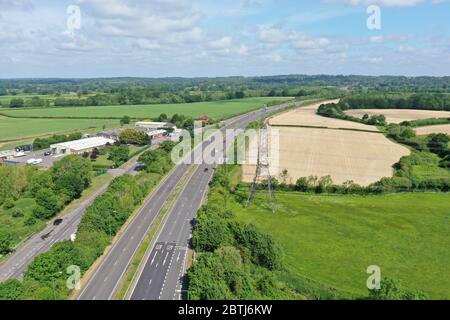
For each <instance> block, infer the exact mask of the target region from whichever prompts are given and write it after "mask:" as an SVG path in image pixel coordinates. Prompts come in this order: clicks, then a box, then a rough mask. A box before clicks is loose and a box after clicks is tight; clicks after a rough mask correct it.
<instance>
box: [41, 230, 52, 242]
mask: <svg viewBox="0 0 450 320" xmlns="http://www.w3.org/2000/svg"><path fill="white" fill-rule="evenodd" d="M52 232H53V230H52V231H50V232H49V233H46V234H43V235H42V236H41V239H42V240H46V239H47V238H48V237H50V235H51V234H52Z"/></svg>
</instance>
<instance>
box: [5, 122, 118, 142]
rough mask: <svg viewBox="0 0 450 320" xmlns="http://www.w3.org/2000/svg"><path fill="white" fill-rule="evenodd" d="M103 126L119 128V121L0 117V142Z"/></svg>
mask: <svg viewBox="0 0 450 320" xmlns="http://www.w3.org/2000/svg"><path fill="white" fill-rule="evenodd" d="M103 125H106V126H107V127H108V126H113V125H115V126H119V125H120V124H119V121H117V120H103V119H101V120H96V119H92V120H91V119H76V120H75V119H74V120H71V119H57V120H56V119H55V120H52V119H17V118H7V117H2V116H0V141H9V140H16V139H22V138H26V137H35V136H40V135H48V134H53V133H63V132H72V131H75V130H84V129H88V128H97V129H99V130H101V129H102V127H103Z"/></svg>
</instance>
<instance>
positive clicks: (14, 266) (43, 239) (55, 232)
mask: <svg viewBox="0 0 450 320" xmlns="http://www.w3.org/2000/svg"><path fill="white" fill-rule="evenodd" d="M134 168H135V166H134V164H133V165H132V166H131V167H130V168H129V169H128V170H125V169H114V170H110V171H109V172H110V173H111V174H112V175H113V176H114V177H117V176H120V175H123V174H127V173H128V174H133V173H134ZM108 186H109V184H106V185H104V186H102V187H101V188H100V189H99V190H97V191H96V192H94V193H93V194H92V195H90V196H89V197H88V198H87V199H86V200H84V201H83V202H82V203H80V205H79V206H78V207H76V208H75V209H74V210H72V211H71V212H69V213H67V214H66V215H64V217H62V218H63V221H62V223H61V224H59V225H58V226H55V225H53V224H49V225H47V227H46V228H45V229H44V230H42V231H41V232H39V233H37V234H35V235H33V236H32V237H31V238H30V239H28V240H26V241H25V242H24V244H23V245H22V246H20V247H19V248H18V249H17V250H16V252H14V253H13V254H12V255H11V256H9V257H7V259H6V260H5V261H4V262H3V263H2V264H0V282H2V281H6V280H8V279H22V277H23V273H24V271H25V270H26V268H27V266H28V265H29V264H30V263H31V262H32V261H33V260H34V258H35V257H36V256H37V255H39V254H41V253H44V252H46V251H47V250H49V249H50V248H51V247H52V246H53V244H55V243H56V242H60V241H63V240H68V239H70V236H71V235H72V234H74V233H75V232H76V231H77V228H78V225H79V224H80V221H81V218H82V217H83V214H84V211H85V210H86V208H87V207H89V206H90V205H91V204H92V202H94V200H95V198H97V197H98V196H99V195H101V194H103V193H104V192H106V190H107V189H108Z"/></svg>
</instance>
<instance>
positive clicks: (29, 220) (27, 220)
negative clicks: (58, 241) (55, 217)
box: [23, 215, 37, 226]
mask: <svg viewBox="0 0 450 320" xmlns="http://www.w3.org/2000/svg"><path fill="white" fill-rule="evenodd" d="M36 222H37V221H36V218H35V217H34V216H32V215H29V216H27V217H26V218H25V221H24V222H23V224H24V225H25V226H33V225H35V224H36Z"/></svg>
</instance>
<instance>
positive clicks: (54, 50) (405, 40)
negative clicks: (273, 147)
mask: <svg viewBox="0 0 450 320" xmlns="http://www.w3.org/2000/svg"><path fill="white" fill-rule="evenodd" d="M371 4H375V5H377V6H379V8H380V10H381V11H380V12H381V29H380V30H369V29H368V28H367V25H366V21H367V19H368V16H369V15H368V14H367V12H366V9H367V7H368V6H369V5H371ZM70 5H76V6H78V7H79V8H80V17H81V20H80V26H81V28H80V29H74V32H73V34H71V33H70V32H69V30H68V27H67V21H68V19H70V18H71V15H70V14H68V13H67V8H68V6H70ZM449 16H450V1H447V0H371V1H369V0H316V1H312V0H302V1H299V0H146V1H142V0H70V1H66V0H60V1H50V0H0V77H1V78H22V77H114V76H139V77H166V76H183V77H194V76H209V77H213V76H231V75H244V76H252V75H275V74H367V75H385V74H389V75H406V76H417V75H436V76H443V75H450V19H449V18H448V17H449ZM72 25H73V24H72Z"/></svg>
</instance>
